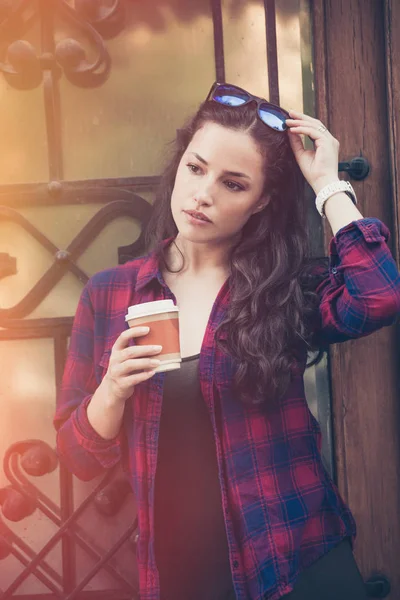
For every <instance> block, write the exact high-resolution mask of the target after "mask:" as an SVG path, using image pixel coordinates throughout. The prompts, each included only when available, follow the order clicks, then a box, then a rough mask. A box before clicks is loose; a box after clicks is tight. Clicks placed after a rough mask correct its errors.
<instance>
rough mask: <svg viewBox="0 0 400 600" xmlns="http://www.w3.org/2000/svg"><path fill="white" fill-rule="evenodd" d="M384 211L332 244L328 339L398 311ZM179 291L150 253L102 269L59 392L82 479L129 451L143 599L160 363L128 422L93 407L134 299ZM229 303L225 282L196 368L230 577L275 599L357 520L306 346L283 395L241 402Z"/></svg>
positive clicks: (150, 575)
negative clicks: (329, 442) (102, 432)
mask: <svg viewBox="0 0 400 600" xmlns="http://www.w3.org/2000/svg"><path fill="white" fill-rule="evenodd" d="M388 237H389V231H388V229H387V227H386V226H385V225H384V224H383V223H381V222H380V221H379V220H378V219H375V218H367V219H360V220H358V221H354V222H353V223H351V224H349V225H347V226H346V227H343V228H342V229H341V230H339V231H338V232H337V234H336V236H335V237H334V238H332V240H331V243H330V262H329V272H327V273H326V276H325V278H324V279H323V282H322V283H321V284H320V285H319V287H318V293H319V295H320V311H319V322H318V323H317V324H316V331H315V335H316V336H317V338H318V339H319V341H320V342H321V343H324V344H329V343H336V342H343V341H345V340H348V339H351V338H358V337H361V336H365V335H368V334H370V333H372V332H373V331H375V330H377V329H379V328H381V327H383V326H386V325H390V324H392V323H393V322H394V320H395V318H396V317H397V316H398V314H399V312H400V276H399V273H398V270H397V268H396V264H395V262H394V260H393V258H392V256H391V253H390V250H389V248H388V246H387V241H388ZM165 298H171V299H173V300H175V298H174V296H173V294H172V293H171V291H170V290H169V289H168V287H167V286H166V284H165V282H164V280H163V278H162V275H161V272H160V270H159V265H158V262H157V260H156V258H155V256H154V254H150V255H148V256H146V257H141V258H138V259H135V260H133V261H131V262H129V263H127V264H125V265H122V266H119V267H116V268H113V269H108V270H106V271H102V272H100V273H98V274H96V275H95V276H94V277H92V278H91V280H90V281H89V283H88V284H87V286H86V287H85V289H84V291H83V293H82V296H81V299H80V302H79V306H78V309H77V312H76V317H75V321H74V327H73V332H72V337H71V343H70V348H69V354H68V359H67V363H66V367H65V373H64V378H63V383H62V389H61V392H60V394H59V398H58V406H57V412H56V416H55V426H56V428H57V430H58V433H57V448H58V452H59V456H60V459H61V460H62V461H63V462H64V463H65V464H66V465H67V467H68V468H69V469H70V470H71V471H72V472H73V473H75V474H76V475H77V476H78V477H79V478H81V479H83V480H89V479H91V478H93V477H95V476H96V475H99V474H100V473H101V472H102V471H103V469H104V468H106V469H107V468H110V467H113V466H114V465H115V464H116V463H117V462H118V461H119V460H120V459H122V463H123V467H124V469H125V471H126V473H127V476H128V477H129V480H130V482H131V484H132V487H133V490H134V493H135V496H136V501H137V507H138V519H139V530H140V535H139V542H138V548H137V556H138V565H139V578H140V591H141V599H142V600H159V598H160V590H159V579H158V573H157V568H156V564H155V557H154V543H153V531H154V527H153V524H154V521H153V518H154V517H153V504H154V482H155V472H156V463H157V444H158V434H159V424H160V414H161V404H162V397H163V382H164V377H165V374H164V373H159V374H156V375H155V376H154V377H153V378H152V379H151V380H149V381H147V382H144V383H142V384H140V385H138V386H137V387H136V389H135V393H134V395H133V397H132V398H131V399H130V400H128V401H127V403H126V412H125V419H124V425H123V428H122V430H121V432H120V434H119V435H118V437H117V438H115V439H114V440H108V441H106V440H104V439H103V438H101V437H100V436H99V435H97V434H96V432H95V431H94V430H93V428H92V427H91V425H90V423H89V421H88V419H87V415H86V407H87V405H88V403H89V401H90V399H91V395H92V394H93V393H94V391H95V389H96V387H97V386H98V385H99V383H100V382H101V380H102V377H103V376H104V374H105V372H106V370H107V365H108V360H109V356H110V352H111V347H112V345H113V343H114V341H115V340H116V338H117V337H118V335H119V334H120V333H121V331H122V330H123V329H124V328H125V327H126V324H125V321H124V316H125V312H126V308H127V307H128V306H129V305H132V304H136V303H140V302H149V301H152V300H159V299H165ZM228 302H229V284H228V283H227V282H226V283H225V284H224V285H223V287H222V288H221V290H220V292H219V294H218V297H217V299H216V301H215V303H214V306H213V309H212V312H211V315H210V319H209V323H208V326H207V330H206V333H205V337H204V341H203V346H202V349H201V355H200V362H199V373H200V382H201V389H202V394H203V397H204V401H205V403H206V405H207V408H208V411H209V415H210V419H211V423H212V427H213V431H214V438H215V444H216V453H217V459H218V467H219V477H220V486H221V492H222V502H223V511H224V516H225V522H226V530H227V538H228V545H229V553H230V562H231V569H232V577H233V583H234V587H235V591H236V596H237V598H238V600H261V599H266V598H268V599H269V600H276V599H277V598H279V597H281V596H282V595H284V594H286V593H288V592H290V591H291V589H292V588H293V585H294V582H295V581H296V579H297V577H298V574H299V572H300V571H301V570H302V569H304V568H306V567H307V566H308V565H310V564H312V563H313V562H314V561H315V560H317V559H318V558H319V557H321V556H322V555H324V554H325V553H327V552H328V551H329V550H330V549H331V548H332V547H333V546H335V545H336V544H337V543H338V542H339V541H340V540H342V539H343V538H345V537H346V536H354V535H355V523H354V519H353V517H352V515H351V512H350V510H349V508H348V507H347V506H346V505H345V503H344V502H343V501H342V499H341V497H340V495H339V493H338V490H337V488H336V486H335V484H334V483H333V482H332V481H331V479H330V477H329V475H328V474H327V472H326V471H325V469H324V467H323V464H322V461H321V454H320V447H321V439H320V429H319V426H318V423H317V421H316V420H315V419H314V417H313V416H312V414H311V413H310V411H309V409H308V406H307V403H306V399H305V393H304V385H303V373H304V368H305V363H306V349H305V348H304V355H303V357H302V358H300V359H299V365H298V367H299V368H298V369H297V370H296V372H295V373H294V374H293V377H292V381H291V384H290V387H289V389H288V391H287V393H286V395H285V397H284V398H283V399H282V400H281V401H280V402H279V403H276V405H275V407H274V408H269V409H268V412H266V411H265V409H264V408H263V407H260V406H245V405H244V404H243V403H241V402H239V401H238V400H237V398H235V396H234V394H233V392H232V390H231V385H230V384H231V381H232V376H233V368H234V367H233V365H232V362H231V359H230V358H229V357H228V356H227V355H225V354H223V353H221V352H220V351H219V350H218V349H217V347H216V344H215V329H216V327H217V326H218V324H219V323H220V322H221V320H222V319H223V318H224V314H225V311H226V307H227V303H228Z"/></svg>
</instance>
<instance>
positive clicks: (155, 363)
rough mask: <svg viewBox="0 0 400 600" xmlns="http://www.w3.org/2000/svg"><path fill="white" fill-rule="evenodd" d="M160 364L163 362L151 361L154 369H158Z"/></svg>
mask: <svg viewBox="0 0 400 600" xmlns="http://www.w3.org/2000/svg"><path fill="white" fill-rule="evenodd" d="M160 364H161V360H158V359H153V360H151V361H150V365H151V366H152V367H158V365H160Z"/></svg>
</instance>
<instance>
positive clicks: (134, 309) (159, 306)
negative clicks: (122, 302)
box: [125, 300, 179, 321]
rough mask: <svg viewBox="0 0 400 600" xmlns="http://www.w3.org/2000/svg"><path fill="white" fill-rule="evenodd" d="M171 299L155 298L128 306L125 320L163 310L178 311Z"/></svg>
mask: <svg viewBox="0 0 400 600" xmlns="http://www.w3.org/2000/svg"><path fill="white" fill-rule="evenodd" d="M178 311H179V309H178V307H177V306H175V304H174V302H173V300H156V301H154V302H143V303H142V304H135V305H134V306H129V308H128V313H127V315H126V317H125V321H130V320H131V319H136V318H137V317H147V316H148V315H157V314H159V313H164V312H178Z"/></svg>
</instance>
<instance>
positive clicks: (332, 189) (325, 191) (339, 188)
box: [315, 180, 357, 219]
mask: <svg viewBox="0 0 400 600" xmlns="http://www.w3.org/2000/svg"><path fill="white" fill-rule="evenodd" d="M339 192H345V194H347V195H348V196H349V197H350V198H351V199H352V201H353V203H354V204H357V197H356V193H355V191H354V189H353V186H352V185H351V183H349V182H348V181H343V180H341V181H334V182H333V183H328V185H326V186H325V187H323V188H322V190H321V191H320V192H318V194H317V197H316V198H315V206H316V207H317V211H318V212H319V214H320V215H321V217H323V218H324V219H325V218H326V216H325V212H324V204H325V202H326V201H327V200H328V198H330V197H331V196H334V195H335V194H338V193H339Z"/></svg>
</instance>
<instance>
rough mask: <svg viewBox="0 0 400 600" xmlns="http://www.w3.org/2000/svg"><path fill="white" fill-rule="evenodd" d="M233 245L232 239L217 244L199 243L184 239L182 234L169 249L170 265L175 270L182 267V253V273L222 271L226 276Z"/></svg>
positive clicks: (196, 274) (197, 274) (195, 273)
mask: <svg viewBox="0 0 400 600" xmlns="http://www.w3.org/2000/svg"><path fill="white" fill-rule="evenodd" d="M232 246H233V242H232V240H229V241H226V242H221V241H218V242H216V243H215V244H207V243H204V244H199V243H194V242H190V241H188V240H185V239H183V238H182V237H181V236H180V234H179V233H178V235H177V236H176V238H175V240H174V242H173V243H172V244H171V245H170V246H169V249H168V265H169V268H170V269H171V270H173V271H175V270H178V269H181V268H182V261H183V259H182V255H183V257H184V267H183V269H182V270H180V271H179V273H180V274H183V273H185V274H187V275H193V276H196V277H198V276H200V275H206V274H207V273H212V272H213V273H216V272H217V273H221V274H224V275H225V276H226V277H227V276H228V274H229V271H230V262H229V255H230V252H231V249H232Z"/></svg>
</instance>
